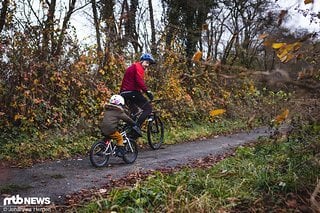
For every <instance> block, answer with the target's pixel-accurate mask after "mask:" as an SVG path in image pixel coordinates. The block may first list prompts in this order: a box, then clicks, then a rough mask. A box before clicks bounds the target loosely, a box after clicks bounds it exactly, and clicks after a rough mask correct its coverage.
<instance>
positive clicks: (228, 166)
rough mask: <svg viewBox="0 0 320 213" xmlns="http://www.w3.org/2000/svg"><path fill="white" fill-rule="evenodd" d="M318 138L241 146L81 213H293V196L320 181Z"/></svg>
mask: <svg viewBox="0 0 320 213" xmlns="http://www.w3.org/2000/svg"><path fill="white" fill-rule="evenodd" d="M319 135H320V134H319V131H318V132H314V134H313V135H312V137H311V136H310V134H309V135H308V138H309V139H311V138H313V139H317V140H309V141H304V140H297V138H289V139H288V140H283V141H276V142H275V141H273V140H269V139H261V140H260V141H259V142H258V143H257V144H256V146H255V147H239V148H238V149H237V150H236V152H235V155H234V156H233V157H229V158H227V159H225V160H223V161H221V162H219V163H217V164H216V165H214V166H212V168H210V169H205V170H204V169H190V168H185V169H182V170H181V171H179V172H176V173H173V174H169V175H165V174H162V173H161V172H157V173H155V174H154V175H150V176H149V177H148V178H147V179H146V180H144V181H140V182H137V183H136V184H135V186H134V187H132V188H125V189H113V190H112V191H111V192H110V193H109V194H108V196H107V197H106V198H103V199H99V200H96V201H92V202H91V203H89V204H87V205H86V206H85V207H84V208H80V209H73V211H76V212H101V211H107V212H109V211H116V212H198V211H199V210H201V212H218V211H222V210H225V211H231V210H233V211H235V212H237V211H238V210H240V209H242V210H244V211H248V209H249V208H251V210H256V211H261V212H264V211H266V209H265V208H266V206H267V208H269V210H270V209H272V211H279V210H281V209H282V210H283V209H287V210H288V207H287V206H286V203H285V199H286V195H287V194H290V193H293V194H295V193H300V192H305V191H309V192H310V191H312V190H313V189H314V187H315V184H316V180H317V179H318V178H319V177H320V166H319V165H317V164H316V163H315V161H314V158H315V154H316V153H315V152H314V151H315V148H316V149H317V150H318V151H319V150H320V142H319V140H318V139H319Z"/></svg>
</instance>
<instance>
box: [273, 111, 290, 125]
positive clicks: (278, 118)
mask: <svg viewBox="0 0 320 213" xmlns="http://www.w3.org/2000/svg"><path fill="white" fill-rule="evenodd" d="M288 115H289V110H288V109H285V110H284V111H283V112H282V113H281V114H279V115H277V116H276V117H275V119H273V120H272V122H273V123H275V124H276V125H279V124H281V123H283V122H284V121H285V120H286V119H287V117H288Z"/></svg>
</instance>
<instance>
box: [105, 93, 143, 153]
mask: <svg viewBox="0 0 320 213" xmlns="http://www.w3.org/2000/svg"><path fill="white" fill-rule="evenodd" d="M124 105H125V103H124V98H123V97H122V96H121V95H113V96H112V97H111V98H110V100H109V104H106V105H105V112H104V117H103V120H102V122H101V124H100V129H101V131H102V133H103V134H104V135H105V136H107V137H109V138H111V139H115V140H116V141H117V153H116V154H117V155H118V156H119V157H122V156H123V155H124V154H125V149H124V144H123V137H122V135H121V134H120V132H119V131H118V129H117V127H118V124H119V121H120V120H123V121H125V122H126V123H128V124H130V125H132V126H134V128H133V129H134V130H135V131H136V132H137V134H138V135H139V136H141V133H140V129H139V128H138V127H137V126H136V123H135V122H134V121H133V120H132V119H131V118H130V117H129V116H128V115H127V114H126V113H125V111H124V109H123V107H124Z"/></svg>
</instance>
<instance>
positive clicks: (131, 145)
mask: <svg viewBox="0 0 320 213" xmlns="http://www.w3.org/2000/svg"><path fill="white" fill-rule="evenodd" d="M124 148H125V152H126V153H125V154H124V155H123V157H122V159H123V160H124V162H126V163H128V164H130V163H133V162H135V160H136V159H137V157H138V146H137V143H136V142H135V141H134V140H131V139H130V142H127V143H125V146H124Z"/></svg>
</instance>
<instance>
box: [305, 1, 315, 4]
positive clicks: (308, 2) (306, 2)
mask: <svg viewBox="0 0 320 213" xmlns="http://www.w3.org/2000/svg"><path fill="white" fill-rule="evenodd" d="M310 3H313V0H304V4H310Z"/></svg>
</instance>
